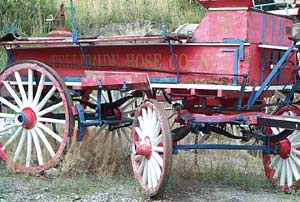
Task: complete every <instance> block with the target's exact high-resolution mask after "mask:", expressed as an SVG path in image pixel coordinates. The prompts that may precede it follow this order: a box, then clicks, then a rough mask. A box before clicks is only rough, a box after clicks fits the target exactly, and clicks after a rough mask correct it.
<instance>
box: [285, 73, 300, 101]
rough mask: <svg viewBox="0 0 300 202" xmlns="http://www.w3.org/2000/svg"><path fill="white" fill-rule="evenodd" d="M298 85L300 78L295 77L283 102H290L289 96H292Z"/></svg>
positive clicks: (299, 84)
mask: <svg viewBox="0 0 300 202" xmlns="http://www.w3.org/2000/svg"><path fill="white" fill-rule="evenodd" d="M299 86H300V79H299V78H297V80H296V83H295V84H294V85H293V87H292V89H291V91H290V93H289V94H288V95H287V96H286V98H285V100H284V102H283V103H284V104H288V103H289V102H290V100H291V98H292V97H293V95H294V93H295V92H296V90H297V89H298V88H299Z"/></svg>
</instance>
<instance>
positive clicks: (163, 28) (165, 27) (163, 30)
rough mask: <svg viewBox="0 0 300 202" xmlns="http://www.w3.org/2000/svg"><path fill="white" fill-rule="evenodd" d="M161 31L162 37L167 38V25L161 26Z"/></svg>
mask: <svg viewBox="0 0 300 202" xmlns="http://www.w3.org/2000/svg"><path fill="white" fill-rule="evenodd" d="M161 32H162V37H163V39H165V40H167V26H166V25H162V26H161Z"/></svg>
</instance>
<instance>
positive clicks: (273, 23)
mask: <svg viewBox="0 0 300 202" xmlns="http://www.w3.org/2000/svg"><path fill="white" fill-rule="evenodd" d="M276 19H277V17H276V16H275V15H274V16H273V20H272V45H274V34H275V29H276Z"/></svg>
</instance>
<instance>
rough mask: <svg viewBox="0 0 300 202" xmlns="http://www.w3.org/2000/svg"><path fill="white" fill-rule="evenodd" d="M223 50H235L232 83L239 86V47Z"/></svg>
mask: <svg viewBox="0 0 300 202" xmlns="http://www.w3.org/2000/svg"><path fill="white" fill-rule="evenodd" d="M222 52H228V53H230V52H233V57H234V61H233V74H234V75H233V81H232V85H234V86H237V85H238V73H239V66H238V60H239V59H238V58H239V53H238V50H237V49H224V50H222Z"/></svg>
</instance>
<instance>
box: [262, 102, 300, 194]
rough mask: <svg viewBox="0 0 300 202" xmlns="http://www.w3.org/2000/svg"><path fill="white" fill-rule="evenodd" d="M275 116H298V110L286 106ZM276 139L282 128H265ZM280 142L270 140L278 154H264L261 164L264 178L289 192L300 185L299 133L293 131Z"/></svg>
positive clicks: (296, 107)
mask: <svg viewBox="0 0 300 202" xmlns="http://www.w3.org/2000/svg"><path fill="white" fill-rule="evenodd" d="M275 115H283V116H291V117H294V116H299V115H300V108H299V106H296V105H286V106H284V107H282V108H280V109H279V110H278V111H277V112H276V113H275ZM267 130H270V131H271V132H272V135H274V137H275V138H276V135H278V134H279V133H280V132H282V131H283V130H284V129H283V128H277V127H270V128H267ZM281 139H282V140H278V141H277V140H274V141H272V139H271V144H273V145H275V144H276V145H278V147H279V152H278V154H276V155H272V154H264V155H263V163H264V168H265V173H266V176H267V177H268V178H269V180H270V181H271V182H272V183H273V184H274V185H275V186H277V187H279V188H280V189H281V190H282V191H285V192H289V191H291V190H292V189H294V188H296V187H299V184H300V131H299V130H295V131H293V132H291V134H290V135H289V136H287V137H285V138H281Z"/></svg>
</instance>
